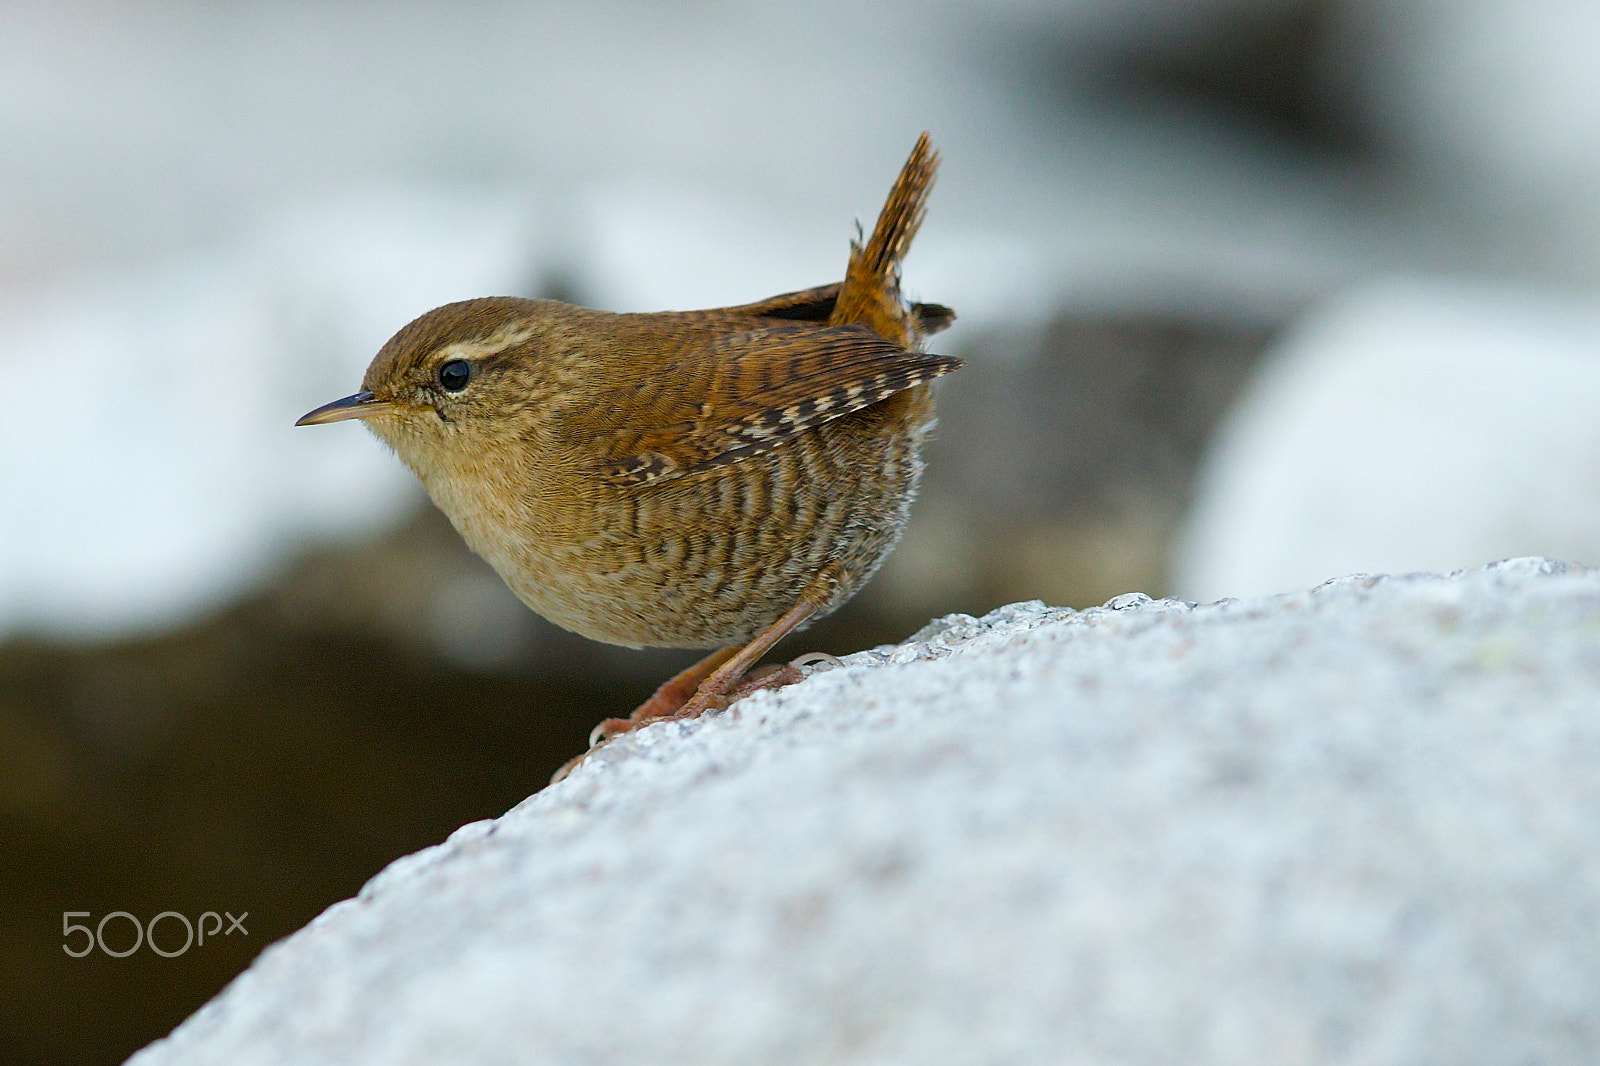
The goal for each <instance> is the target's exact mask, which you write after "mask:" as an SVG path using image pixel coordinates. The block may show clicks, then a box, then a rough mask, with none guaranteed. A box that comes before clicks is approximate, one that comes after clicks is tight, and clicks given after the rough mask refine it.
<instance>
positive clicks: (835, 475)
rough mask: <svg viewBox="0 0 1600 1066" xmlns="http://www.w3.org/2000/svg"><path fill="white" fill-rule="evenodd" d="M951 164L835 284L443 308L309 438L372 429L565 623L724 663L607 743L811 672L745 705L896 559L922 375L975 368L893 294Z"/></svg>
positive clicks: (598, 733) (918, 175) (695, 671)
mask: <svg viewBox="0 0 1600 1066" xmlns="http://www.w3.org/2000/svg"><path fill="white" fill-rule="evenodd" d="M937 166H938V155H937V154H936V153H935V152H934V151H933V149H932V147H931V145H930V144H929V140H928V135H927V134H926V133H924V134H923V135H922V136H921V137H920V138H919V139H918V140H917V144H916V147H915V148H914V149H913V150H912V153H911V156H910V158H909V159H908V160H907V161H906V164H905V166H904V168H903V169H902V170H901V172H900V175H899V177H898V178H897V179H896V181H895V183H894V186H893V188H892V189H891V190H890V193H889V199H888V202H887V203H886V204H885V205H884V208H883V211H882V213H881V214H880V215H879V217H878V222H877V225H876V226H875V227H874V228H873V231H872V235H871V236H870V237H869V238H868V239H867V240H866V241H865V243H863V242H862V241H861V240H860V239H859V236H858V239H857V240H855V241H852V242H851V246H850V257H849V261H848V264H847V265H846V268H845V277H844V281H842V282H839V283H836V284H833V285H824V286H821V287H819V288H814V289H807V290H804V291H801V292H794V293H788V294H785V295H782V296H774V297H772V298H771V299H767V300H761V301H759V302H757V303H751V304H742V305H739V306H735V307H722V308H714V309H710V310H704V311H681V312H680V311H674V312H661V313H653V314H613V313H610V312H606V311H595V310H590V309H588V308H582V307H574V306H572V305H569V304H564V303H560V302H557V301H554V300H526V299H520V298H516V297H509V296H494V297H486V298H483V299H477V300H464V301H461V302H459V303H451V304H446V305H444V306H443V307H439V308H435V309H434V310H432V311H429V312H428V313H427V314H425V315H423V316H422V317H420V318H418V319H416V320H415V321H414V322H412V323H410V324H409V325H407V326H406V327H405V328H404V329H402V330H400V332H398V333H396V334H395V335H394V337H392V338H391V339H390V340H389V342H388V343H387V344H385V345H384V346H383V348H382V350H381V351H379V352H378V354H377V357H376V358H374V359H373V361H372V365H371V366H369V367H368V368H367V372H366V376H365V377H364V378H363V380H362V389H361V391H360V392H357V393H356V394H355V395H353V396H347V397H345V398H344V399H341V400H335V401H334V402H332V403H329V404H325V405H324V406H322V407H319V408H317V409H316V410H314V411H312V412H310V413H309V414H307V415H305V416H304V417H303V418H301V419H300V420H299V421H298V422H297V423H296V425H302V426H304V425H316V424H320V423H324V422H335V421H339V420H342V419H348V418H359V419H361V420H362V421H363V422H365V424H366V425H367V427H368V428H369V429H370V430H371V431H372V432H373V433H374V434H376V435H377V436H378V438H379V439H380V440H382V441H383V442H384V443H386V444H388V445H389V446H390V447H391V448H393V449H394V451H395V453H396V454H397V455H399V457H400V458H401V460H403V461H404V462H405V464H406V465H407V466H409V467H410V468H411V469H412V471H413V472H415V473H416V475H417V477H418V478H420V479H421V480H422V483H423V485H424V486H425V487H426V488H427V490H428V495H429V496H430V497H432V499H433V501H434V503H435V504H437V505H438V507H439V508H440V509H441V510H442V511H444V513H445V514H446V515H448V516H449V518H450V521H451V522H452V523H453V524H454V526H455V528H456V529H457V530H458V531H459V532H460V534H461V536H462V537H463V538H464V539H465V540H466V542H467V544H468V545H469V546H470V547H471V548H472V550H473V551H475V552H477V553H478V554H479V555H481V556H482V557H483V558H484V559H486V560H487V561H488V562H489V565H490V566H492V567H494V569H495V571H496V572H498V573H499V575H500V576H501V577H502V578H503V579H504V580H505V582H506V584H507V585H509V586H510V588H511V590H512V592H514V593H515V594H516V595H517V597H518V598H519V599H521V600H522V602H523V603H525V604H527V605H528V606H529V607H531V608H532V609H533V610H534V611H536V612H538V613H539V614H541V615H543V616H544V617H546V618H548V619H549V620H550V621H552V622H554V623H556V624H557V625H560V626H563V627H565V628H567V629H570V630H572V631H573V632H576V633H579V634H582V635H583V636H586V637H590V638H592V639H594V640H601V641H606V642H608V643H611V644H621V645H626V646H628V647H674V648H714V649H718V650H716V651H715V652H713V653H712V654H711V655H710V656H708V657H707V658H705V659H704V660H702V661H701V662H699V663H697V664H696V665H694V666H692V667H690V668H689V669H687V670H685V671H683V672H682V673H681V674H679V675H678V676H677V677H674V678H673V679H672V680H670V681H668V682H667V683H666V684H664V685H662V686H661V688H660V689H659V690H658V691H657V692H656V694H655V695H654V696H652V697H651V698H650V700H648V701H646V703H645V704H644V705H643V706H641V707H640V708H639V709H638V710H636V711H635V712H634V713H633V714H632V715H631V716H630V717H628V718H625V719H624V718H613V719H607V720H606V721H605V722H602V723H601V724H600V725H599V726H597V727H596V729H595V735H594V737H592V738H591V743H600V742H602V741H603V740H605V739H607V738H609V737H611V736H614V735H616V734H618V733H622V732H626V731H628V730H630V729H635V728H637V727H639V726H641V725H644V724H647V723H649V722H652V721H657V720H660V719H663V718H681V717H691V716H694V715H697V714H700V713H701V712H703V711H705V710H707V709H709V708H713V707H718V706H725V705H726V704H727V702H729V700H730V698H736V697H737V696H738V695H741V694H742V693H743V692H744V691H747V690H749V689H751V688H753V687H759V686H761V685H763V684H765V685H771V684H773V683H774V682H775V681H779V682H781V681H782V680H785V679H790V678H793V677H797V676H798V671H795V670H793V669H790V670H788V671H787V673H786V674H785V675H784V676H782V677H779V678H776V679H774V678H768V679H767V680H766V681H765V682H744V684H743V686H742V687H741V681H742V679H743V678H744V675H745V672H746V671H747V670H749V669H750V667H751V666H753V665H754V664H755V662H756V660H757V659H759V658H760V657H761V656H762V655H763V654H765V652H766V651H767V650H768V649H769V648H771V647H772V645H774V644H775V643H777V641H778V640H779V639H780V638H782V637H783V636H784V635H786V634H788V633H790V632H792V631H794V630H797V629H799V628H801V627H803V626H805V625H807V624H809V623H810V622H812V621H815V620H816V619H818V618H820V617H822V616H823V615H826V614H827V613H829V612H830V611H832V610H834V609H835V608H837V607H838V606H839V605H840V604H842V603H844V601H845V600H847V599H849V598H850V596H852V595H853V594H854V593H855V592H856V590H857V589H859V588H860V587H861V585H862V584H863V583H864V582H865V581H866V580H867V578H869V577H870V576H871V575H872V573H873V572H874V571H875V570H876V569H877V568H878V566H879V565H880V564H881V563H882V562H883V560H884V557H885V556H886V555H887V554H888V553H889V550H890V549H891V548H892V547H893V546H894V543H895V541H896V539H897V538H898V537H899V536H900V532H901V530H902V529H903V528H904V527H905V524H906V519H907V517H908V514H909V511H910V507H911V501H912V497H913V496H914V495H915V494H916V490H917V481H918V478H919V476H920V474H921V470H922V460H921V458H920V454H919V453H920V449H921V446H922V443H923V441H924V439H925V438H926V436H927V435H928V433H929V431H930V428H931V426H932V423H933V396H932V393H931V389H930V387H929V384H928V383H929V382H930V381H932V380H933V379H934V378H936V377H939V376H940V375H942V374H947V373H949V372H950V371H952V370H955V369H957V368H959V367H960V366H961V362H960V360H958V359H953V358H950V357H948V356H941V355H931V354H927V353H925V352H924V351H923V350H922V348H923V341H924V339H925V338H926V337H927V336H929V335H931V334H933V333H935V332H937V331H938V330H940V329H943V328H944V327H945V326H947V325H949V324H950V322H951V321H953V320H954V318H955V314H954V312H952V311H951V310H950V309H949V308H946V307H943V306H940V305H937V304H920V303H914V304H909V305H908V304H907V303H906V302H905V301H904V299H903V298H902V296H901V293H900V263H901V260H902V258H903V257H904V256H905V254H906V251H907V249H908V248H909V246H910V244H911V240H912V238H913V237H914V236H915V235H916V232H917V229H918V227H919V226H920V225H921V223H922V218H923V213H924V210H925V208H926V204H927V199H928V194H929V191H930V190H931V188H932V186H933V180H934V174H935V171H936V169H937ZM579 758H580V759H581V758H582V757H581V756H580V757H579ZM577 761H578V760H574V761H573V763H569V764H568V766H567V767H566V768H563V771H562V774H558V775H557V778H558V779H559V778H560V776H562V775H564V774H565V772H566V771H567V769H570V767H571V766H572V765H574V764H575V763H576V762H577Z"/></svg>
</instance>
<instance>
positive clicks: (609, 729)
mask: <svg viewBox="0 0 1600 1066" xmlns="http://www.w3.org/2000/svg"><path fill="white" fill-rule="evenodd" d="M819 662H825V663H829V664H831V665H833V666H843V665H844V664H843V663H842V662H840V661H839V659H838V658H837V657H835V656H832V655H829V654H828V653H827V652H808V653H807V654H805V655H802V656H800V657H799V658H797V659H795V660H793V661H792V662H789V663H787V664H785V665H783V666H771V665H769V666H762V667H757V668H756V669H754V670H752V671H750V672H749V673H748V674H745V675H744V676H742V677H720V678H719V677H715V676H713V677H709V678H707V679H706V680H704V681H702V682H701V683H700V685H699V687H698V688H696V689H695V690H694V694H693V695H692V696H690V697H689V698H688V699H684V698H683V696H682V689H683V687H684V686H683V684H682V679H683V677H684V675H686V674H688V673H690V671H685V672H684V674H680V675H679V676H678V677H676V678H673V679H672V681H669V682H667V683H666V684H665V685H662V686H661V688H659V689H657V690H656V694H655V695H654V696H651V697H650V698H649V699H648V700H646V701H645V702H644V703H642V704H640V705H639V708H638V709H637V710H635V711H634V712H633V713H632V714H630V715H629V716H628V717H626V718H607V719H605V720H604V721H603V722H601V723H600V724H599V725H597V726H595V727H594V729H593V730H591V731H590V733H589V750H588V751H586V752H584V753H583V754H582V755H579V756H577V757H575V758H573V759H570V760H568V761H567V763H566V765H564V766H562V767H561V769H559V770H557V771H556V773H555V776H554V777H552V778H551V779H550V783H551V784H552V785H553V784H555V783H556V782H557V781H560V780H561V779H562V778H564V777H566V776H567V775H568V774H570V773H571V772H572V771H573V770H575V769H577V767H578V764H579V763H581V762H583V760H584V759H586V758H588V756H589V755H590V753H592V752H593V751H594V750H595V749H596V748H598V747H600V746H601V745H603V744H605V743H606V742H607V741H609V740H611V739H612V738H613V737H619V736H621V735H622V734H624V733H631V732H633V731H634V730H635V729H638V728H640V727H642V726H647V725H650V724H652V723H654V722H666V721H680V720H683V719H689V718H698V717H700V716H701V715H702V714H705V713H706V712H707V711H720V710H723V709H725V708H727V707H729V706H731V705H733V704H734V703H736V702H738V701H739V700H742V699H744V698H745V697H746V696H749V695H752V694H754V693H757V692H766V691H768V690H772V689H780V688H784V687H786V686H788V685H792V684H794V683H795V682H797V681H803V680H805V678H806V676H807V672H806V670H805V668H806V667H808V666H813V665H815V664H817V663H819ZM691 669H693V668H691Z"/></svg>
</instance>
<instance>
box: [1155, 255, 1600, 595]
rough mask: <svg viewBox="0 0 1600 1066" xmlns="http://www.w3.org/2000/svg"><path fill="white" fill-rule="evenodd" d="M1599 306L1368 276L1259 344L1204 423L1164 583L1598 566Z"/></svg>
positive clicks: (1305, 581)
mask: <svg viewBox="0 0 1600 1066" xmlns="http://www.w3.org/2000/svg"><path fill="white" fill-rule="evenodd" d="M1596 411H1600V301H1595V300H1592V299H1591V300H1576V299H1562V298H1558V297H1554V296H1550V295H1546V294H1538V293H1532V292H1528V291H1526V290H1520V291H1519V290H1516V289H1511V288H1507V287H1504V286H1489V285H1481V286H1467V285H1462V284H1459V283H1451V282H1443V281H1438V282H1432V283H1425V282H1420V281H1398V280H1397V281H1387V282H1382V283H1376V284H1373V285H1371V286H1369V287H1367V288H1364V289H1361V290H1359V291H1356V292H1352V293H1349V294H1347V295H1346V296H1344V297H1342V298H1340V299H1336V300H1333V301H1331V302H1330V303H1329V304H1328V305H1327V306H1325V307H1323V308H1322V309H1320V310H1319V311H1318V312H1317V313H1315V314H1313V315H1311V316H1310V317H1309V318H1307V319H1306V320H1305V321H1304V322H1302V323H1301V324H1300V325H1299V326H1298V327H1297V328H1296V329H1295V330H1294V331H1293V333H1292V334H1291V335H1290V336H1289V337H1288V338H1287V339H1286V340H1285V341H1284V342H1283V343H1282V344H1281V345H1280V346H1279V347H1278V349H1277V351H1275V352H1274V353H1272V354H1271V355H1269V357H1268V359H1267V361H1266V363H1265V364H1264V365H1263V368H1262V370H1261V371H1260V373H1259V374H1258V376H1257V378H1256V380H1255V381H1254V382H1253V383H1252V385H1251V386H1250V389H1249V390H1248V392H1247V393H1246V395H1245V396H1244V397H1243V398H1242V399H1241V400H1240V402H1239V403H1238V405H1237V406H1236V408H1235V409H1234V410H1233V412H1232V413H1231V414H1230V415H1229V417H1228V419H1227V421H1226V423H1225V424H1224V426H1223V427H1222V428H1221V430H1220V431H1219V434H1218V440H1217V442H1216V444H1215V445H1214V447H1213V448H1212V451H1211V454H1210V455H1209V456H1208V458H1207V461H1206V467H1205V469H1204V470H1203V472H1202V477H1201V483H1200V486H1199V489H1198V501H1197V503H1196V506H1195V509H1194V513H1193V514H1192V516H1191V518H1190V520H1189V524H1188V527H1187V529H1186V530H1185V531H1184V533H1183V534H1182V535H1181V536H1180V544H1179V547H1178V550H1177V557H1176V563H1175V566H1174V571H1175V574H1176V578H1175V580H1176V585H1177V591H1178V592H1179V594H1181V595H1184V596H1189V597H1192V598H1194V599H1211V598H1214V597H1217V596H1224V595H1228V596H1249V595H1263V594H1267V593H1272V592H1277V591H1279V590H1282V589H1290V588H1297V587H1299V586H1302V585H1310V584H1315V583H1316V582H1318V581H1323V580H1325V579H1327V578H1329V577H1332V576H1334V575H1336V574H1348V573H1351V572H1354V571H1365V572H1368V573H1400V572H1407V571H1413V570H1438V571H1447V570H1454V569H1456V568H1459V567H1464V566H1476V565H1479V564H1481V563H1483V562H1484V561H1486V560H1489V559H1501V558H1506V557H1508V556H1520V555H1544V556H1548V557H1551V558H1557V559H1568V560H1572V561H1576V562H1582V563H1588V564H1595V563H1600V418H1596V417H1595V412H1596Z"/></svg>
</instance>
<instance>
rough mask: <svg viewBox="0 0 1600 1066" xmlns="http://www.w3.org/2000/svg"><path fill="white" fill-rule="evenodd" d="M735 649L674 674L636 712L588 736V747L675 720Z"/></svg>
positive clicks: (606, 723)
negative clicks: (645, 726) (651, 725)
mask: <svg viewBox="0 0 1600 1066" xmlns="http://www.w3.org/2000/svg"><path fill="white" fill-rule="evenodd" d="M738 650H739V649H738V647H737V646H735V647H732V648H723V649H721V650H720V651H714V652H712V653H711V654H710V655H707V656H706V657H705V658H704V659H701V660H700V661H699V662H697V663H695V664H694V665H693V666H691V667H689V668H688V669H686V670H680V671H679V672H678V673H677V674H674V675H673V677H672V679H671V680H670V681H667V682H665V683H664V684H662V686H661V687H660V688H658V689H656V691H655V695H653V696H651V697H650V698H649V699H647V700H645V701H644V702H643V703H641V704H639V706H638V708H637V709H635V710H634V712H633V713H632V714H630V715H628V717H626V718H607V719H606V720H605V721H603V722H601V723H600V724H599V725H597V726H595V727H594V730H593V731H592V732H591V733H590V734H589V746H590V747H593V746H594V745H596V744H599V743H601V742H602V741H607V740H610V739H611V738H612V737H614V736H618V735H619V734H622V733H631V732H632V731H633V730H635V729H638V728H639V727H640V726H642V725H649V724H650V723H651V722H659V721H661V720H662V719H663V718H672V717H675V716H676V715H677V713H678V710H679V709H680V708H681V707H682V706H683V705H684V704H685V703H687V702H688V701H689V697H691V696H693V695H694V694H695V690H696V689H698V688H699V687H700V685H701V683H702V682H704V681H705V679H706V678H708V677H710V676H711V674H712V673H713V672H714V671H715V670H716V669H717V667H719V666H721V665H722V664H723V663H725V662H727V661H728V660H729V659H731V658H733V656H734V654H735V653H736V652H738Z"/></svg>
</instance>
